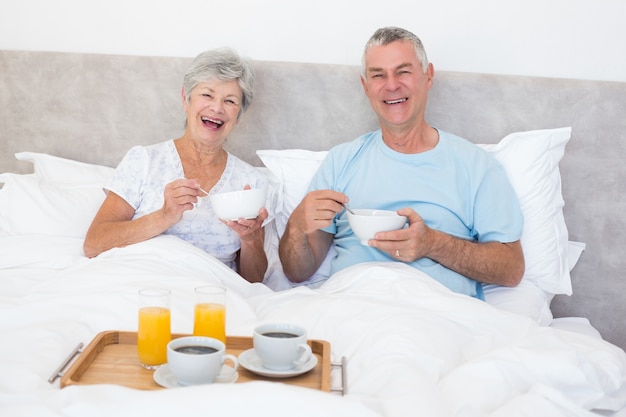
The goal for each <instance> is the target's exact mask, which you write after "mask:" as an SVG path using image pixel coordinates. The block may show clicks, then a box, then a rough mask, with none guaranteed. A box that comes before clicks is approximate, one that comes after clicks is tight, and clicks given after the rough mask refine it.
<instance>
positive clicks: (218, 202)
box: [209, 188, 266, 220]
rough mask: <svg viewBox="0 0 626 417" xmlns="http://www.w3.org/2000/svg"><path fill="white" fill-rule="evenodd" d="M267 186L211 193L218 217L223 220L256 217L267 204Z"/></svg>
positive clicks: (210, 197) (211, 199)
mask: <svg viewBox="0 0 626 417" xmlns="http://www.w3.org/2000/svg"><path fill="white" fill-rule="evenodd" d="M265 197H266V190H265V188H256V189H252V190H239V191H231V192H227V193H219V194H211V195H210V196H209V199H210V201H211V205H212V206H213V211H215V214H217V217H219V218H220V219H223V220H237V219H239V218H242V217H243V218H244V219H254V218H256V217H257V216H258V215H259V210H260V209H261V207H263V206H264V205H265Z"/></svg>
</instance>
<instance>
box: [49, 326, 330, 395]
mask: <svg viewBox="0 0 626 417" xmlns="http://www.w3.org/2000/svg"><path fill="white" fill-rule="evenodd" d="M181 336H188V335H185V334H173V335H172V339H175V338H177V337H181ZM308 344H309V346H311V350H312V351H313V353H314V354H315V355H316V356H317V359H318V361H317V365H316V366H315V368H313V369H312V370H311V371H309V372H307V373H306V374H303V375H298V376H294V377H290V378H280V379H277V378H269V377H264V376H261V375H257V374H255V373H252V372H250V371H248V370H247V369H245V368H244V367H242V366H241V365H240V366H239V368H238V369H237V372H238V373H239V378H238V379H237V383H241V382H247V381H259V380H261V381H278V382H283V383H286V384H292V385H299V386H303V387H307V388H314V389H318V390H321V391H330V390H331V387H330V369H331V364H330V343H328V342H326V341H324V340H309V341H308ZM250 348H252V338H251V337H237V336H227V337H226V352H227V353H231V354H233V355H235V356H239V354H240V353H241V352H243V351H245V350H248V349H250ZM153 373H154V371H151V370H148V369H145V368H143V367H142V366H141V364H140V363H139V358H138V356H137V332H121V331H115V330H109V331H104V332H101V333H99V334H98V335H96V337H95V338H94V339H93V340H92V341H91V343H89V345H88V346H87V347H86V348H85V349H84V350H83V352H82V353H81V354H80V355H79V356H78V358H77V359H76V360H75V361H74V363H72V365H71V366H70V368H69V369H68V370H67V372H65V373H64V374H63V376H62V378H61V388H63V387H66V386H68V385H86V384H116V385H124V386H126V387H130V388H136V389H142V390H153V389H163V387H161V386H160V385H159V384H157V383H156V382H155V381H154V379H153V378H152V374H153Z"/></svg>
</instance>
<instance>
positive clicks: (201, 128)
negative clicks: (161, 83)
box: [183, 80, 243, 145]
mask: <svg viewBox="0 0 626 417" xmlns="http://www.w3.org/2000/svg"><path fill="white" fill-rule="evenodd" d="M183 97H184V91H183ZM242 100H243V93H242V91H241V88H240V87H239V83H238V82H237V80H229V81H218V80H216V81H210V82H201V83H198V85H196V86H195V87H194V88H193V90H191V94H190V95H189V102H187V101H186V100H185V99H184V98H183V103H184V108H185V112H186V113H187V130H188V131H189V132H190V133H191V135H192V136H193V137H194V138H195V139H196V140H200V141H202V142H205V143H207V142H213V143H214V144H216V145H221V144H223V143H224V141H225V140H226V138H227V137H228V134H229V133H230V131H231V130H232V129H233V127H235V125H236V124H237V121H238V117H239V112H240V109H241V102H242Z"/></svg>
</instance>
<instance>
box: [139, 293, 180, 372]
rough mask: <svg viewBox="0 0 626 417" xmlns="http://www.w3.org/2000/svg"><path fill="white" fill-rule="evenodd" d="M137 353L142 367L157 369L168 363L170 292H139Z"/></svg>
mask: <svg viewBox="0 0 626 417" xmlns="http://www.w3.org/2000/svg"><path fill="white" fill-rule="evenodd" d="M137 329H138V330H137V353H138V355H139V362H141V366H143V367H144V368H147V369H156V368H158V367H159V366H161V365H163V364H164V363H166V362H167V344H168V342H169V341H170V340H171V339H172V333H171V318H170V290H168V289H165V288H144V289H142V290H140V291H139V325H138V326H137Z"/></svg>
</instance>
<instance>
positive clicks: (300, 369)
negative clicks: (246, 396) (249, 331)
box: [238, 348, 317, 378]
mask: <svg viewBox="0 0 626 417" xmlns="http://www.w3.org/2000/svg"><path fill="white" fill-rule="evenodd" d="M238 359H239V365H241V366H242V367H244V368H246V369H247V370H248V371H250V372H254V373H255V374H258V375H262V376H268V377H272V378H289V377H292V376H297V375H302V374H305V373H307V372H309V371H310V370H311V369H313V368H315V365H317V356H315V355H311V359H309V360H308V361H307V363H305V364H303V365H300V366H296V367H295V368H292V369H287V370H284V371H276V370H273V369H267V368H265V367H264V366H263V365H262V364H261V359H260V358H259V357H258V356H257V354H256V352H255V351H254V348H252V349H248V350H246V351H243V352H241V353H240V354H239V357H238Z"/></svg>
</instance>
